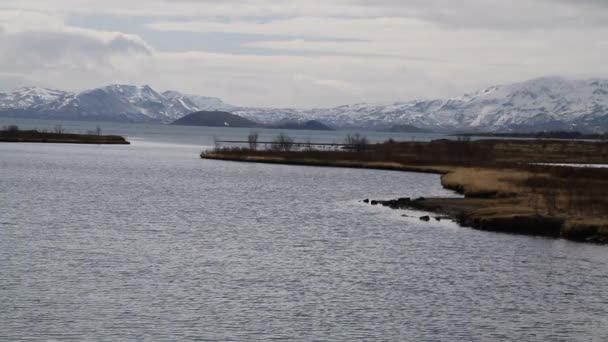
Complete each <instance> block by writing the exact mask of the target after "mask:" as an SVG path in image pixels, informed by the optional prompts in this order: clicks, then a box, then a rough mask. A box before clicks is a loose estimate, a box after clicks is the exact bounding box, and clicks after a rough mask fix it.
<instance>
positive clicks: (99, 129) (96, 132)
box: [95, 126, 101, 135]
mask: <svg viewBox="0 0 608 342" xmlns="http://www.w3.org/2000/svg"><path fill="white" fill-rule="evenodd" d="M95 134H97V135H101V127H99V126H97V128H95Z"/></svg>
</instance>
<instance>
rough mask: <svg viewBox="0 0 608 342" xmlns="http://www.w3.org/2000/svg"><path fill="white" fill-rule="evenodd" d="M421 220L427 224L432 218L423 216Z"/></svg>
mask: <svg viewBox="0 0 608 342" xmlns="http://www.w3.org/2000/svg"><path fill="white" fill-rule="evenodd" d="M420 220H421V221H425V222H429V221H430V220H431V217H430V216H422V217H420Z"/></svg>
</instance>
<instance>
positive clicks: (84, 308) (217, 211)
mask: <svg viewBox="0 0 608 342" xmlns="http://www.w3.org/2000/svg"><path fill="white" fill-rule="evenodd" d="M11 123H15V122H13V121H10V122H9V120H6V119H4V120H0V126H1V125H3V124H11ZM16 123H18V124H19V125H20V126H21V127H24V128H25V127H30V128H33V127H37V128H43V127H47V128H48V127H53V125H56V124H57V123H52V122H44V121H33V120H19V121H18V122H16ZM62 125H63V128H65V129H66V130H68V131H80V132H82V131H86V130H87V129H88V130H94V129H95V127H96V124H91V123H83V122H63V123H62ZM89 126H91V127H89ZM102 129H103V131H104V133H117V134H125V135H127V136H128V137H129V138H130V140H131V141H132V142H133V145H131V146H84V145H51V144H11V143H4V144H0V210H1V211H0V270H1V272H0V340H2V341H5V340H6V341H31V340H48V341H84V340H96V341H133V340H142V341H143V340H145V341H168V340H177V341H189V340H196V341H269V340H289V341H313V340H317V341H321V340H331V341H438V340H440V341H447V340H450V341H500V340H504V341H513V340H526V341H547V340H550V341H605V340H607V339H608V324H607V323H608V286H607V285H608V249H607V248H606V247H605V246H596V245H591V244H579V243H574V242H568V241H564V240H555V239H547V238H536V237H529V236H516V235H507V234H497V233H489V232H481V231H475V230H472V229H468V228H461V227H458V226H457V225H456V224H454V223H451V222H435V221H434V220H433V221H432V222H429V223H426V222H422V221H420V220H418V219H417V218H406V217H402V216H401V215H402V214H403V213H404V212H401V211H392V210H390V209H387V208H383V207H374V206H370V205H365V204H364V203H361V202H359V201H360V200H362V199H365V198H374V199H392V198H397V197H417V196H427V197H428V196H456V195H455V194H454V193H452V192H450V191H447V190H445V189H443V188H442V187H441V185H440V183H439V176H437V175H429V174H415V173H405V172H390V171H375V170H355V169H337V168H317V167H297V166H281V165H265V164H243V163H234V162H223V161H212V160H201V159H200V158H199V157H198V154H199V153H200V151H201V149H202V148H204V147H205V146H206V147H209V146H211V145H212V143H213V136H216V137H219V138H221V139H231V138H237V139H242V138H244V137H245V136H246V134H247V133H248V131H249V130H239V129H228V128H222V129H211V128H194V127H170V126H161V125H134V124H107V123H103V126H102ZM260 133H261V136H262V137H264V136H267V137H272V136H274V135H275V134H276V133H277V132H276V131H263V132H262V131H260ZM289 134H290V135H292V136H294V137H296V138H307V137H311V139H312V140H313V141H315V142H332V141H337V142H340V141H341V139H342V137H343V135H345V132H321V133H316V132H289ZM369 136H370V139H372V140H374V141H380V140H384V139H387V138H388V137H393V138H396V139H399V140H407V139H420V140H422V139H429V136H428V135H427V136H425V135H420V136H416V137H412V136H409V135H407V134H401V135H391V134H385V133H382V134H380V133H378V134H377V133H373V134H369ZM408 214H410V215H413V214H416V213H412V212H409V213H408ZM418 214H419V215H422V213H418ZM419 215H418V216H419ZM413 216H415V215H413Z"/></svg>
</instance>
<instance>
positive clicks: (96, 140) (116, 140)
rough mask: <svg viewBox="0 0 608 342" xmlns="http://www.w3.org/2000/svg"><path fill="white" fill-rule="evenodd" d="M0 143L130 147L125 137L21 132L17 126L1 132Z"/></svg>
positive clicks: (36, 131) (60, 132)
mask: <svg viewBox="0 0 608 342" xmlns="http://www.w3.org/2000/svg"><path fill="white" fill-rule="evenodd" d="M0 142H12V143H54V144H99V145H128V144H130V142H129V141H127V140H126V139H125V138H124V137H121V136H118V135H101V134H96V133H93V132H91V133H90V134H75V133H65V132H63V131H61V130H57V131H56V132H47V131H38V130H20V129H18V128H17V127H16V126H12V127H5V128H3V129H1V130H0Z"/></svg>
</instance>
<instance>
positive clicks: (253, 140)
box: [247, 132, 259, 151]
mask: <svg viewBox="0 0 608 342" xmlns="http://www.w3.org/2000/svg"><path fill="white" fill-rule="evenodd" d="M258 138H259V134H258V132H251V133H249V136H247V142H248V143H249V149H250V150H252V151H257V150H258Z"/></svg>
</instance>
